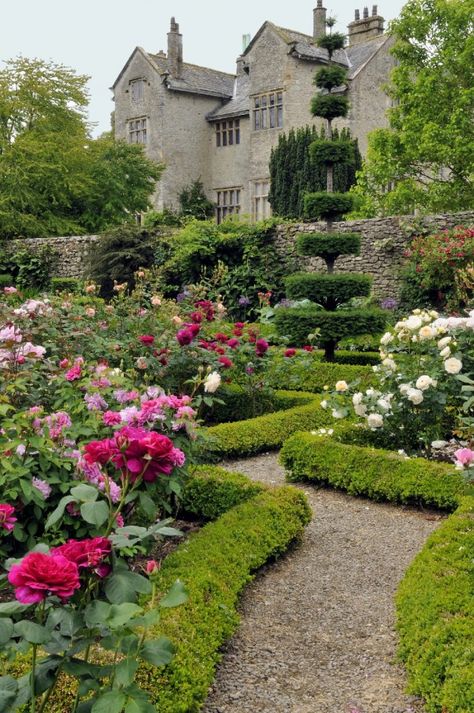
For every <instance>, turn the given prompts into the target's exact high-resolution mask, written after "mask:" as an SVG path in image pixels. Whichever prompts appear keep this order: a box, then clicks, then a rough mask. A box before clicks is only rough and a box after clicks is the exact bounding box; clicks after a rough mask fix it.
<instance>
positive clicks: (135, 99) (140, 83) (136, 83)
mask: <svg viewBox="0 0 474 713" xmlns="http://www.w3.org/2000/svg"><path fill="white" fill-rule="evenodd" d="M145 85H146V80H145V78H144V77H137V78H136V79H131V80H130V82H129V90H130V101H131V102H132V104H140V103H141V102H142V101H144V99H145ZM138 87H140V90H139V92H138V96H135V89H136V88H138Z"/></svg>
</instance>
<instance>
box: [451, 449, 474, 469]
mask: <svg viewBox="0 0 474 713" xmlns="http://www.w3.org/2000/svg"><path fill="white" fill-rule="evenodd" d="M454 455H455V456H456V460H457V462H458V463H461V465H463V466H467V467H469V466H470V465H471V464H472V463H474V451H472V450H471V449H470V448H460V449H459V450H457V451H456V452H455V454H454Z"/></svg>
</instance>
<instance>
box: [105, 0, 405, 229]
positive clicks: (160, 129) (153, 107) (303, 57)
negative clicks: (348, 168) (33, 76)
mask: <svg viewBox="0 0 474 713" xmlns="http://www.w3.org/2000/svg"><path fill="white" fill-rule="evenodd" d="M308 15H309V13H308ZM309 19H310V17H309V16H308V20H309ZM325 20H326V9H325V8H324V7H323V3H322V0H317V7H316V8H315V9H314V13H313V31H312V34H311V35H308V34H304V33H301V32H296V31H294V30H288V29H286V28H282V27H278V26H276V25H275V24H273V23H272V22H268V21H267V22H265V23H264V24H263V25H262V27H261V28H260V29H259V31H258V32H257V34H256V35H255V37H254V38H253V39H252V41H251V42H250V44H249V45H248V47H247V48H246V49H245V51H244V52H243V54H242V55H241V56H240V57H239V58H238V60H237V71H236V74H235V75H231V74H226V73H224V72H219V71H217V70H212V69H208V68H205V67H197V66H195V65H192V64H188V63H186V62H184V60H183V37H182V35H181V33H180V30H179V25H178V24H177V23H176V21H175V19H174V18H172V20H171V27H170V31H169V33H168V51H167V53H164V52H163V51H160V52H158V53H156V54H150V53H148V52H146V51H145V50H143V49H141V48H139V47H137V48H136V49H135V50H134V52H133V53H132V55H131V57H130V58H129V60H128V61H127V63H126V65H125V67H124V68H123V70H122V72H121V73H120V75H119V77H118V79H117V80H116V82H115V84H114V85H113V88H112V89H113V93H114V101H115V132H116V136H117V137H118V138H121V139H125V140H128V141H133V142H135V141H136V142H138V143H143V144H145V145H146V150H147V154H148V155H149V156H150V158H152V159H153V160H155V161H157V162H160V163H164V164H165V166H166V170H165V171H164V173H163V176H162V178H161V180H160V182H159V184H158V187H157V192H156V195H155V197H154V205H155V207H156V208H157V209H158V210H162V209H163V208H165V207H169V208H173V209H175V208H177V207H179V194H180V192H181V191H182V189H183V188H184V187H185V186H189V185H190V184H191V183H192V182H193V181H194V180H196V179H200V180H201V181H202V183H203V185H204V189H205V191H206V194H207V196H208V197H209V199H210V200H211V201H212V202H214V203H216V204H217V203H218V202H219V198H220V203H221V206H220V207H221V210H220V211H217V210H216V214H217V215H218V217H219V218H220V217H222V216H223V215H226V214H227V213H235V212H239V213H241V214H246V215H250V216H252V218H254V219H259V218H264V217H267V216H268V215H270V213H271V209H270V205H269V204H268V202H267V201H266V200H265V196H266V194H267V193H268V189H269V160H270V154H271V150H272V148H273V147H275V146H276V145H277V144H278V138H279V136H280V134H281V133H282V132H285V133H287V132H288V131H289V130H290V129H292V128H293V129H294V128H299V127H304V126H306V125H312V124H315V125H316V126H318V125H320V123H321V122H320V120H319V119H316V120H315V119H314V118H313V117H312V116H311V112H310V101H311V98H312V96H313V95H314V93H315V91H316V89H315V87H314V84H313V78H314V75H315V72H316V71H317V70H318V69H319V68H320V67H321V66H323V65H325V64H327V62H328V55H327V52H326V51H325V50H321V49H320V48H319V47H318V46H317V43H316V40H317V38H318V37H319V36H321V35H322V34H324V33H325V32H326V24H325ZM308 24H309V23H308ZM391 44H392V39H391V38H390V37H389V36H387V35H385V34H384V20H383V18H382V17H380V15H378V11H377V6H374V7H373V9H372V14H371V15H370V16H369V12H368V9H367V8H365V10H364V13H363V17H362V18H361V17H360V13H358V11H357V12H356V19H355V20H354V22H352V23H351V24H350V25H349V28H348V44H347V47H346V48H345V49H344V50H342V51H340V52H337V53H336V54H335V56H334V59H335V61H336V62H338V63H339V64H340V65H342V66H343V67H345V68H346V69H347V72H348V84H347V86H346V87H343V88H341V91H346V92H347V93H348V96H349V98H350V102H351V110H350V115H349V116H348V117H347V119H344V120H338V121H336V122H335V126H337V127H338V128H342V127H344V126H346V127H348V128H350V130H351V131H352V134H353V136H354V137H355V138H357V139H358V141H359V145H360V148H361V151H362V153H365V151H366V149H367V134H368V132H369V131H372V130H373V129H375V128H378V127H382V126H386V124H387V120H386V110H387V108H388V106H389V100H388V97H387V96H386V95H385V93H384V91H383V86H384V84H385V83H386V82H387V80H388V77H389V73H390V69H391V68H392V66H393V58H392V56H391V54H390V47H391ZM263 102H265V103H266V104H265V105H264V104H263ZM278 103H280V106H281V113H280V114H278V107H277V104H278ZM257 114H258V118H257V119H256V115H257ZM137 122H139V127H138V130H137ZM256 122H260V124H263V123H265V126H262V125H260V126H258V125H257V123H256ZM237 131H238V133H237ZM236 191H238V193H237V192H236ZM224 192H225V193H224ZM262 197H263V200H262ZM237 199H238V200H237Z"/></svg>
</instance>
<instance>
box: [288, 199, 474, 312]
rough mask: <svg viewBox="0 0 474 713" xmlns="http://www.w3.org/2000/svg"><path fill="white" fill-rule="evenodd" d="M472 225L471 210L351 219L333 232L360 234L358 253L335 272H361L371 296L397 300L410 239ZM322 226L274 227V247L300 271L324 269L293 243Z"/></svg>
mask: <svg viewBox="0 0 474 713" xmlns="http://www.w3.org/2000/svg"><path fill="white" fill-rule="evenodd" d="M471 224H474V211H468V212H464V213H449V214H443V215H434V216H426V217H423V218H415V217H413V216H405V217H400V216H397V217H393V218H374V219H372V220H351V221H347V222H344V223H334V230H335V231H338V232H341V233H347V232H349V233H360V234H361V236H362V241H361V252H360V255H359V256H358V257H356V256H353V255H350V256H347V257H340V258H338V260H337V262H336V268H335V272H363V273H366V274H368V275H371V276H372V278H373V293H374V295H375V296H376V297H378V298H380V299H384V298H386V297H395V298H396V297H397V296H398V292H399V286H400V274H399V273H400V267H401V265H402V263H403V256H404V253H405V251H406V249H407V247H408V246H409V244H410V241H411V239H412V238H413V237H414V236H416V235H420V234H421V233H430V232H434V231H437V230H445V229H449V228H454V227H455V226H457V225H471ZM325 229H326V226H325V223H298V224H295V223H291V224H286V225H281V226H279V227H278V228H277V237H276V247H277V250H278V252H279V253H280V254H281V255H282V257H283V256H285V257H286V256H289V257H292V258H294V259H295V260H296V262H297V264H298V265H299V266H300V268H301V269H302V270H305V271H307V272H317V271H322V270H325V269H326V266H325V264H324V262H323V260H321V258H299V257H297V255H296V250H295V240H296V236H297V235H298V234H299V233H314V232H320V231H324V230H325Z"/></svg>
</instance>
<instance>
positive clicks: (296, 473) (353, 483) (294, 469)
mask: <svg viewBox="0 0 474 713" xmlns="http://www.w3.org/2000/svg"><path fill="white" fill-rule="evenodd" d="M280 462H281V463H282V465H283V466H284V467H285V468H286V470H287V476H286V479H287V481H289V482H295V481H312V482H316V483H320V484H323V485H331V486H333V487H335V488H339V489H341V490H345V491H347V492H348V493H349V494H350V495H363V496H366V497H369V498H371V499H373V500H388V501H390V502H394V503H408V504H414V505H420V504H421V505H425V506H431V507H433V506H434V507H437V508H440V509H442V510H448V511H452V510H454V509H455V508H456V507H457V506H458V503H459V498H460V497H461V496H462V495H463V494H465V491H466V485H465V481H464V480H463V478H462V476H461V474H460V473H457V472H456V471H455V469H454V466H450V465H448V464H446V463H430V462H427V461H426V460H425V459H423V458H409V459H406V457H404V456H402V455H399V454H398V453H395V452H394V451H387V450H383V449H381V448H367V447H363V446H358V445H349V444H346V443H340V442H338V441H337V440H335V439H334V438H331V437H326V436H320V435H313V434H311V433H301V432H298V433H295V434H293V436H291V437H290V438H289V439H288V440H287V441H286V442H285V444H284V445H283V448H282V450H281V452H280Z"/></svg>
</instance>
